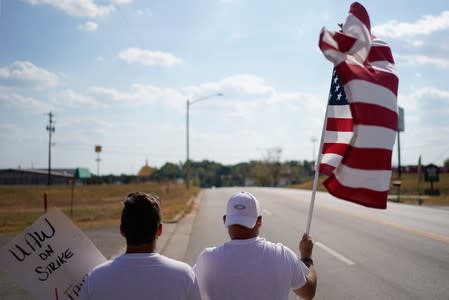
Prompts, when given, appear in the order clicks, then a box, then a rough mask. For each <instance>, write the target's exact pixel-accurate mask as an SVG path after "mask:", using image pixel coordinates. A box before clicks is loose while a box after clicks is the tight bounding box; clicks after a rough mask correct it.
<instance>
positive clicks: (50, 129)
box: [46, 112, 55, 185]
mask: <svg viewBox="0 0 449 300" xmlns="http://www.w3.org/2000/svg"><path fill="white" fill-rule="evenodd" d="M53 116H54V115H53V113H52V112H49V113H48V118H49V120H48V125H47V128H46V129H47V131H48V185H50V184H51V134H52V132H55V125H54V124H55V122H54V121H53Z"/></svg>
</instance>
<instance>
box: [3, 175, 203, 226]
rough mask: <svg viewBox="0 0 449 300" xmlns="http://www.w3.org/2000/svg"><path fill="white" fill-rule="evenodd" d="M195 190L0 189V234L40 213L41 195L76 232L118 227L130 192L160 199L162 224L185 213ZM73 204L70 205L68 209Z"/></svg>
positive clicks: (149, 186) (153, 186)
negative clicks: (80, 229) (62, 213)
mask: <svg viewBox="0 0 449 300" xmlns="http://www.w3.org/2000/svg"><path fill="white" fill-rule="evenodd" d="M199 190H200V189H199V188H197V187H191V188H190V189H188V190H187V189H186V188H185V185H183V184H173V183H163V184H158V183H136V184H123V185H109V184H108V185H81V186H75V187H74V188H73V202H72V187H71V186H0V234H4V233H14V232H19V231H22V230H23V229H25V228H26V227H28V226H29V225H31V224H32V223H33V222H34V221H35V220H36V219H37V218H38V217H39V216H41V215H42V214H43V213H44V200H43V199H44V193H46V194H47V203H48V207H57V208H59V209H60V210H62V211H63V212H64V213H65V214H66V215H67V216H69V217H71V219H72V221H73V222H74V223H75V224H76V225H77V226H79V227H80V228H88V227H93V226H104V225H118V224H119V219H120V212H121V209H122V201H123V200H124V199H125V197H126V196H127V195H128V194H129V193H131V192H137V191H139V192H145V193H155V194H157V195H159V197H160V199H161V208H162V213H163V218H164V222H168V221H172V220H173V218H174V217H175V216H179V215H180V214H182V213H183V212H185V211H186V210H188V209H189V207H188V203H190V202H189V200H190V199H191V198H192V197H194V196H196V195H197V194H198V192H199ZM72 203H73V205H72Z"/></svg>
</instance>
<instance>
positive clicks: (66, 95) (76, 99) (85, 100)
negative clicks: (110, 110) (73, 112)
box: [53, 90, 105, 108]
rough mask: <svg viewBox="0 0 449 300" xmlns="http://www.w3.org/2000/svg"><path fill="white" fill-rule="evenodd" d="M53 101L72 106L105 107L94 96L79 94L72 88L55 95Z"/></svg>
mask: <svg viewBox="0 0 449 300" xmlns="http://www.w3.org/2000/svg"><path fill="white" fill-rule="evenodd" d="M53 101H54V102H55V103H61V104H62V103H64V104H68V105H70V106H72V107H83V108H99V107H105V105H103V104H101V103H99V102H98V101H97V100H96V99H95V98H93V97H90V96H85V95H81V94H79V93H77V92H75V91H73V90H65V91H62V92H61V93H59V94H58V95H56V97H55V98H54V100H53Z"/></svg>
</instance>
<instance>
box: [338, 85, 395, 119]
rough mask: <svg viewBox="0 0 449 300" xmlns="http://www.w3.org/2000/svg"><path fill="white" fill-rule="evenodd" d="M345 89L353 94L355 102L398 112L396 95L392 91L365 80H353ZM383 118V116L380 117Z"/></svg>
mask: <svg viewBox="0 0 449 300" xmlns="http://www.w3.org/2000/svg"><path fill="white" fill-rule="evenodd" d="M345 89H347V90H350V91H351V92H352V97H353V99H352V100H353V102H354V103H355V102H364V103H372V104H375V105H379V106H382V107H385V108H387V109H389V110H391V111H393V112H396V110H397V105H396V95H395V94H393V93H392V92H391V90H389V89H386V88H383V87H382V86H379V85H377V84H373V83H371V82H367V81H363V80H352V81H351V82H349V83H348V84H347V85H346V86H345ZM380 117H382V116H380Z"/></svg>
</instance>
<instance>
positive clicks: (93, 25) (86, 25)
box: [78, 21, 98, 31]
mask: <svg viewBox="0 0 449 300" xmlns="http://www.w3.org/2000/svg"><path fill="white" fill-rule="evenodd" d="M97 28H98V24H97V23H95V22H92V21H88V22H86V23H84V24H81V25H79V26H78V29H81V30H86V31H95V30H97Z"/></svg>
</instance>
